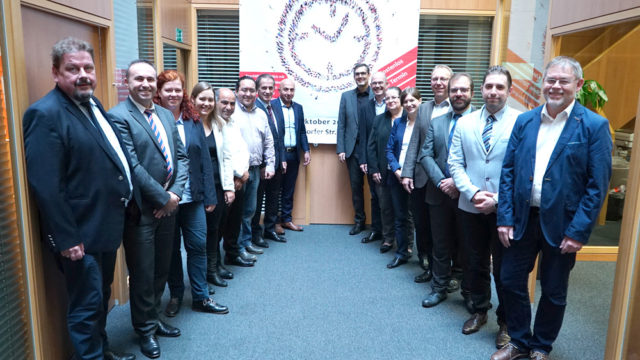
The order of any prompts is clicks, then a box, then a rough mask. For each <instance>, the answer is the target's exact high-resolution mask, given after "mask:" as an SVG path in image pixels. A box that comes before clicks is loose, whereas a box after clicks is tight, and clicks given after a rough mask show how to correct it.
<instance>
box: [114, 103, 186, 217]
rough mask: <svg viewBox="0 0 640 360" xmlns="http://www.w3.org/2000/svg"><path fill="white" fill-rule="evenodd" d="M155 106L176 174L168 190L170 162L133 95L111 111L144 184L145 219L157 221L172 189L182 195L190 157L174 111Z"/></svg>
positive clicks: (135, 175) (141, 185) (137, 174)
mask: <svg viewBox="0 0 640 360" xmlns="http://www.w3.org/2000/svg"><path fill="white" fill-rule="evenodd" d="M155 109H156V114H157V115H158V118H159V119H160V121H161V122H162V125H163V126H164V129H165V131H166V133H167V139H168V145H169V149H170V150H171V156H172V158H173V167H174V170H173V176H172V177H171V179H169V182H168V186H167V189H166V190H165V189H164V188H163V184H164V183H165V182H166V178H167V170H166V169H167V167H166V161H165V158H164V156H163V155H162V150H161V149H160V144H159V143H158V140H157V139H156V136H155V135H154V133H153V131H152V130H151V127H150V126H149V123H148V122H147V119H145V117H144V115H143V114H142V113H141V112H140V111H139V110H138V108H137V107H136V105H135V104H134V103H133V100H131V98H127V100H125V101H123V102H121V103H120V104H118V105H116V106H115V107H114V108H112V109H111V110H109V116H110V117H111V120H112V121H113V123H114V124H115V126H116V127H117V128H118V129H119V130H120V134H121V135H122V141H123V143H124V145H125V147H126V148H127V150H128V151H129V155H130V156H131V167H132V168H133V176H134V177H135V179H136V181H137V183H138V184H139V186H140V191H141V193H142V205H141V208H140V210H141V212H142V219H141V222H147V221H153V210H154V209H160V208H162V207H163V206H164V205H165V204H166V203H167V202H168V201H169V198H170V196H169V194H168V193H167V192H168V191H170V192H172V193H174V194H176V195H178V197H182V190H183V189H184V184H185V183H186V181H187V174H188V171H189V160H188V158H187V154H186V152H185V149H184V145H183V144H182V141H181V140H180V135H179V134H178V128H177V127H176V122H175V120H174V118H173V114H172V113H171V112H170V111H169V110H167V109H165V108H163V107H162V106H159V105H155Z"/></svg>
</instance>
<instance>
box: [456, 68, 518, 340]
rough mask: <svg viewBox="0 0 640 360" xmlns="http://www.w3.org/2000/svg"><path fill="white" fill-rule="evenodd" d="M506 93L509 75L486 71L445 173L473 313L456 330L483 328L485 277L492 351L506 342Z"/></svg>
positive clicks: (509, 117) (510, 117)
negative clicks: (500, 217)
mask: <svg viewBox="0 0 640 360" xmlns="http://www.w3.org/2000/svg"><path fill="white" fill-rule="evenodd" d="M510 91H511V74H509V71H508V70H506V69H505V68H503V67H502V66H493V67H491V68H489V69H488V70H487V72H486V73H485V76H484V80H483V81H482V98H483V99H484V103H485V105H484V106H483V107H482V109H480V110H478V111H475V112H473V113H471V114H469V115H467V116H464V117H462V118H460V120H458V124H457V126H456V129H455V131H454V133H453V139H452V141H451V148H450V150H449V160H448V165H449V171H450V172H451V175H452V177H453V181H454V183H455V185H456V187H457V188H458V191H460V199H459V201H458V207H459V208H460V210H461V212H460V219H461V223H462V224H463V226H461V228H462V229H463V243H464V244H465V246H464V249H465V259H466V260H467V263H466V265H467V266H466V267H465V270H466V271H467V275H468V279H469V283H470V286H471V288H470V290H471V300H472V301H473V307H474V313H473V315H472V316H471V318H469V319H468V320H467V321H466V322H465V323H464V325H463V326H462V333H463V334H465V335H468V334H472V333H474V332H476V331H478V330H479V329H480V327H482V325H484V324H485V323H486V322H487V311H488V310H489V308H490V306H491V275H490V273H489V267H490V263H491V259H493V262H492V264H493V277H494V281H495V285H496V292H497V295H498V302H499V304H498V307H497V309H496V315H497V317H498V324H499V325H500V330H499V331H498V334H497V336H496V346H497V347H498V348H500V347H502V346H504V345H506V344H507V343H508V342H509V340H510V339H509V335H508V333H507V327H506V322H505V320H506V319H505V314H504V308H503V305H502V294H503V290H502V282H501V281H500V265H501V262H502V250H503V247H502V246H501V245H500V242H499V240H498V231H497V226H496V205H497V203H498V185H499V182H500V173H501V171H502V161H503V159H504V156H505V151H506V149H507V144H508V142H509V137H510V136H511V130H512V129H513V125H514V124H515V121H516V118H517V117H518V115H519V114H520V112H519V111H517V110H515V109H512V108H510V107H509V106H507V105H506V104H507V98H508V97H509V92H510Z"/></svg>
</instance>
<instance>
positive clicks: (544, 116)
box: [540, 100, 576, 123]
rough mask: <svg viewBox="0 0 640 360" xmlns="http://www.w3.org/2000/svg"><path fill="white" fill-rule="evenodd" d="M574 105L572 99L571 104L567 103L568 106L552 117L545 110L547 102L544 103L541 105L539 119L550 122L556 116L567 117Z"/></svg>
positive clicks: (574, 102)
mask: <svg viewBox="0 0 640 360" xmlns="http://www.w3.org/2000/svg"><path fill="white" fill-rule="evenodd" d="M575 105H576V101H575V100H573V101H572V102H571V104H569V106H567V107H566V108H565V109H564V110H562V111H561V112H560V113H558V115H557V116H556V117H555V119H554V118H552V117H551V115H549V112H547V104H545V105H544V106H543V107H542V116H541V117H540V120H541V121H543V122H550V123H551V122H553V121H555V120H556V119H557V118H561V119H568V118H569V115H570V114H571V112H572V111H573V107H574V106H575ZM563 114H564V115H563Z"/></svg>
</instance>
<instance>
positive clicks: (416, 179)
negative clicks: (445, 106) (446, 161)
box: [402, 100, 435, 188]
mask: <svg viewBox="0 0 640 360" xmlns="http://www.w3.org/2000/svg"><path fill="white" fill-rule="evenodd" d="M434 106H435V101H434V100H429V101H427V102H425V103H422V104H420V107H419V108H418V118H417V119H416V123H415V125H413V134H411V140H410V141H409V147H408V148H407V155H406V158H405V162H404V167H403V168H402V177H406V178H412V179H413V185H414V186H415V187H417V188H422V187H424V186H425V185H427V180H428V177H427V174H426V172H425V169H424V168H423V167H421V166H419V165H418V163H419V157H418V155H419V154H420V149H422V146H423V145H424V140H425V139H426V137H427V132H428V131H429V123H430V122H431V113H432V112H433V107H434Z"/></svg>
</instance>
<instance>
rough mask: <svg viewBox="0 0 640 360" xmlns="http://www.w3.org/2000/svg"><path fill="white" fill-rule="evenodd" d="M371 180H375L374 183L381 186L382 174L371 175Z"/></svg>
mask: <svg viewBox="0 0 640 360" xmlns="http://www.w3.org/2000/svg"><path fill="white" fill-rule="evenodd" d="M371 178H373V181H375V182H376V184H380V182H381V181H382V175H380V173H373V174H372V175H371Z"/></svg>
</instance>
